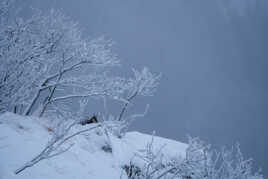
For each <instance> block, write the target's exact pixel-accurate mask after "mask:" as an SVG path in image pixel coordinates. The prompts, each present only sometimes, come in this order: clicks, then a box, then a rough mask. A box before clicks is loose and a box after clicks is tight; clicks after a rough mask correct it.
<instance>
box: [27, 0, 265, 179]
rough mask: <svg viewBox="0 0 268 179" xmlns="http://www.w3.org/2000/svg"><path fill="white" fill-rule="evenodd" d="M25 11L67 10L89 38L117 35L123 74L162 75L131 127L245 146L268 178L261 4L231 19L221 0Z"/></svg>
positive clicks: (131, 0) (57, 0)
mask: <svg viewBox="0 0 268 179" xmlns="http://www.w3.org/2000/svg"><path fill="white" fill-rule="evenodd" d="M259 2H260V1H259ZM22 6H24V7H29V6H32V7H37V8H40V9H42V10H48V9H50V8H51V7H53V8H56V9H62V10H63V12H64V13H65V14H67V15H68V16H70V17H71V18H72V19H74V20H75V21H78V22H79V23H80V25H81V27H82V28H83V29H84V32H85V34H86V35H87V36H90V37H97V36H99V35H105V36H107V37H110V38H112V39H113V40H114V41H115V42H116V45H115V51H116V53H117V54H118V55H119V57H120V59H121V61H122V64H123V66H124V67H125V68H121V69H120V70H122V71H123V72H126V71H130V70H131V67H136V68H139V69H141V68H142V67H143V66H147V67H149V68H150V69H151V70H152V71H153V72H162V79H161V84H160V86H159V89H158V91H157V93H156V95H155V97H152V98H143V99H137V100H136V101H135V102H136V103H135V106H133V107H132V108H131V111H132V112H133V111H142V110H143V109H144V106H145V105H146V104H147V103H149V104H150V105H151V108H150V111H149V113H148V115H147V116H146V118H145V119H140V120H138V121H136V122H135V123H134V124H133V127H132V130H138V131H141V132H147V133H151V132H152V131H153V130H155V131H156V134H157V135H160V136H163V137H168V138H172V139H176V140H180V141H186V135H187V134H189V135H191V136H200V137H201V139H204V140H206V141H207V142H209V143H212V144H215V146H222V145H225V146H230V145H233V144H235V143H236V142H239V143H240V144H241V148H242V152H243V153H244V154H245V156H246V157H252V158H254V160H255V164H257V166H259V167H262V168H263V170H264V174H266V175H267V174H268V157H267V154H265V151H268V144H267V143H266V140H267V137H268V132H267V126H268V125H267V124H268V122H267V117H268V110H267V106H268V94H267V91H268V90H267V89H268V85H267V79H266V77H267V74H268V72H267V67H268V62H267V56H268V49H267V47H268V46H267V45H268V36H267V32H268V31H267V30H268V26H267V22H268V21H267V19H268V18H267V17H268V16H267V13H266V12H265V11H264V10H265V9H262V8H263V7H262V5H261V4H260V3H259V4H256V7H254V9H250V10H248V12H247V13H248V14H246V15H245V16H241V14H238V15H237V16H236V14H235V13H233V12H231V13H230V14H228V13H227V14H226V11H223V9H222V8H220V6H219V3H217V1H215V0H206V1H194V0H167V1H155V0H106V1H105V0H75V1H66V0H65V1H64V0H46V1H42V0H25V1H23V3H22ZM228 15H230V16H228Z"/></svg>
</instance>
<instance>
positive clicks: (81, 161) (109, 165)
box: [0, 113, 187, 179]
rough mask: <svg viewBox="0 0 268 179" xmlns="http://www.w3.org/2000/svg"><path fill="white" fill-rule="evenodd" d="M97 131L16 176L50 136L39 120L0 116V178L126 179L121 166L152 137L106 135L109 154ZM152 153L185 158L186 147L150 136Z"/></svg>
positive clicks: (141, 149) (75, 139)
mask: <svg viewBox="0 0 268 179" xmlns="http://www.w3.org/2000/svg"><path fill="white" fill-rule="evenodd" d="M96 132H97V130H96V131H93V132H91V133H90V134H88V135H80V136H78V137H76V138H74V140H73V141H72V142H73V143H75V145H74V146H73V147H72V148H71V149H70V150H69V151H67V152H65V153H63V154H61V155H59V156H56V157H54V158H51V159H48V160H43V161H41V162H40V163H38V164H36V165H35V166H33V167H32V168H28V169H26V170H25V171H23V172H22V173H20V174H19V175H15V174H14V170H15V169H17V168H18V167H21V166H22V165H23V164H24V163H25V162H27V161H29V160H31V159H32V158H33V157H34V156H35V155H37V154H38V153H39V152H40V151H41V150H42V149H43V147H44V146H45V145H46V143H47V142H48V140H49V138H50V137H51V134H50V133H49V131H48V130H47V127H46V126H45V125H44V124H42V123H41V122H40V119H39V118H34V117H23V116H19V115H15V114H12V113H5V114H2V115H1V116H0V179H14V178H20V179H86V178H90V179H119V178H120V176H121V177H122V178H126V174H125V172H124V171H123V170H122V166H123V165H126V164H129V163H130V161H131V160H133V156H134V155H135V154H136V153H140V152H142V151H144V149H145V147H146V145H147V144H148V143H149V142H150V141H151V140H152V137H151V136H150V135H147V134H142V133H139V132H129V133H127V134H126V136H124V137H123V138H121V139H119V138H116V137H114V136H110V139H111V143H112V149H113V152H112V153H110V152H105V151H104V150H102V149H101V148H102V146H104V145H105V143H106V138H105V137H104V135H97V133H96ZM153 146H154V148H155V149H156V150H158V149H160V148H161V147H162V146H164V148H163V150H161V152H162V153H163V155H164V156H165V157H166V158H172V157H175V156H181V157H183V156H184V155H185V149H186V147H187V145H186V144H183V143H180V142H177V141H173V140H169V139H165V138H161V137H154V142H153Z"/></svg>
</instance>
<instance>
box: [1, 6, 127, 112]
mask: <svg viewBox="0 0 268 179" xmlns="http://www.w3.org/2000/svg"><path fill="white" fill-rule="evenodd" d="M2 27H3V28H4V29H3V30H2V31H1V34H0V37H1V38H0V39H1V47H0V50H1V56H0V61H1V76H0V77H1V79H0V80H1V86H0V90H1V98H0V99H1V111H7V110H9V111H11V110H16V112H20V113H23V114H25V115H29V114H31V113H32V112H33V110H35V109H36V108H39V109H40V115H42V114H43V113H44V112H45V110H46V109H47V107H48V106H49V105H50V104H52V103H55V102H59V101H62V100H66V99H74V98H81V97H90V96H104V95H105V96H108V97H112V98H113V97H116V98H115V99H118V100H119V99H120V97H119V93H121V89H120V88H121V87H120V86H122V85H121V84H120V79H118V78H112V77H110V76H109V77H108V75H107V74H106V71H107V67H111V66H114V65H118V62H119V61H118V60H117V57H116V55H114V54H113V53H112V51H111V45H112V42H111V41H110V40H106V39H105V38H103V37H100V38H97V39H93V40H86V39H84V38H83V37H82V34H81V31H80V28H79V26H78V25H77V24H76V23H75V22H73V21H71V20H70V19H69V18H67V17H65V16H64V15H63V14H62V13H61V12H59V11H54V10H52V11H51V12H49V13H48V14H43V13H41V12H35V13H34V15H33V16H32V17H31V18H29V19H27V20H23V19H19V18H18V19H17V18H16V19H14V21H11V22H9V23H8V24H6V25H5V26H4V25H3V26H2ZM60 90H61V91H60ZM58 91H60V92H58ZM62 91H64V92H62ZM59 93H61V95H59ZM56 94H57V95H56ZM18 108H19V109H18ZM18 110H19V111H18Z"/></svg>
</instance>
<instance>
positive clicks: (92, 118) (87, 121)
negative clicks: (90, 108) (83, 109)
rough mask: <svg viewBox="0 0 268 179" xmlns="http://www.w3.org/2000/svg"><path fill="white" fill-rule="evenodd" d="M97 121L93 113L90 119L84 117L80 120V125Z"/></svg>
mask: <svg viewBox="0 0 268 179" xmlns="http://www.w3.org/2000/svg"><path fill="white" fill-rule="evenodd" d="M98 122H99V121H98V120H97V116H96V115H93V116H92V117H91V118H90V119H85V120H82V121H80V124H81V125H82V126H84V125H87V124H92V123H98Z"/></svg>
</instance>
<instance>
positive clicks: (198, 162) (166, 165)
mask: <svg viewBox="0 0 268 179" xmlns="http://www.w3.org/2000/svg"><path fill="white" fill-rule="evenodd" d="M161 150H165V148H164V147H162V148H160V149H159V150H155V149H153V139H152V142H150V143H149V144H148V145H147V147H146V149H145V150H144V151H143V152H142V153H137V155H135V157H134V158H133V161H131V162H130V164H126V165H125V166H123V167H122V168H123V170H125V172H126V174H127V176H128V178H129V179H263V176H262V175H261V174H260V173H259V172H256V173H255V172H253V171H252V160H251V159H244V158H243V155H242V153H241V150H240V148H239V146H238V145H237V146H236V147H234V148H232V149H231V150H227V149H225V148H223V149H221V150H220V151H216V150H213V149H211V147H210V145H206V144H205V143H204V142H202V141H201V140H199V139H198V138H189V146H188V148H187V150H186V155H185V158H181V157H177V158H176V157H175V158H173V159H169V160H167V159H166V158H165V156H163V155H162V154H161ZM155 151H157V152H155Z"/></svg>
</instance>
